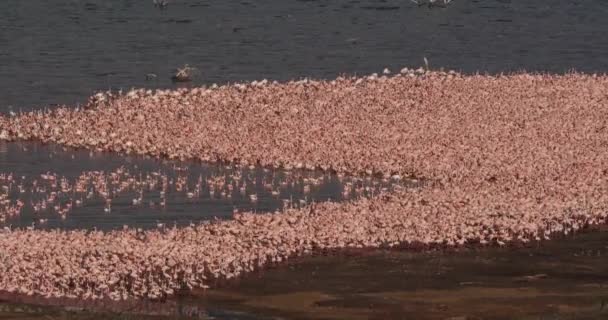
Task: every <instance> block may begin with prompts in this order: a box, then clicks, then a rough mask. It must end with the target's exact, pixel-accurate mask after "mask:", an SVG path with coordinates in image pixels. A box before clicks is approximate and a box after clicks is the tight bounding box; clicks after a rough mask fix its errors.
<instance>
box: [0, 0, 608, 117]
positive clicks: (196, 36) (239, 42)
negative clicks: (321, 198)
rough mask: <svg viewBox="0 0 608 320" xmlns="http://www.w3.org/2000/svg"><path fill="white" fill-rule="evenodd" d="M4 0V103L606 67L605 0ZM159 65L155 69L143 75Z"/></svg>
mask: <svg viewBox="0 0 608 320" xmlns="http://www.w3.org/2000/svg"><path fill="white" fill-rule="evenodd" d="M170 2H171V3H170V4H169V6H168V7H167V8H166V9H165V10H160V9H158V8H155V7H154V6H153V5H152V1H151V0H145V1H135V0H125V1H119V0H87V1H77V0H57V1H47V0H27V1H23V0H3V1H0V88H1V89H0V111H6V110H8V109H9V106H12V109H13V110H19V109H20V108H23V109H27V108H30V107H32V106H45V105H48V104H53V103H70V104H73V103H76V102H83V101H84V100H85V99H86V97H87V96H88V95H89V94H90V93H92V92H93V91H95V90H107V89H108V88H113V89H120V88H124V89H128V88H130V87H133V86H136V87H140V86H145V87H157V86H160V87H172V86H173V85H172V84H171V82H170V76H171V72H172V70H173V69H174V68H176V67H178V66H182V65H184V64H186V63H187V64H190V65H191V66H195V67H197V68H198V69H199V71H200V76H199V78H198V79H197V81H196V83H199V84H200V83H213V82H221V83H224V82H233V81H238V80H254V79H262V78H269V79H276V80H282V79H289V78H297V77H321V78H331V77H335V76H336V75H337V74H340V73H371V72H381V71H382V69H383V68H384V67H389V68H391V69H393V70H397V69H400V68H401V67H403V66H419V65H421V64H422V58H423V56H426V57H427V58H428V59H429V61H430V64H431V67H446V68H453V69H459V70H463V71H466V72H475V71H477V70H479V71H482V72H483V71H489V72H503V71H510V70H519V69H527V70H539V71H553V72H564V71H567V70H569V69H571V68H575V69H578V70H583V71H588V72H605V71H607V70H608V60H607V59H606V58H605V57H606V56H608V37H606V36H605V30H608V19H606V17H607V16H608V6H607V5H606V2H605V1H603V0H584V1H583V0H564V1H555V0H536V1H511V0H484V1H472V0H454V1H452V3H451V5H450V6H449V7H448V8H445V9H442V8H432V9H430V8H427V7H417V6H416V5H415V4H414V3H412V2H411V1H408V0H382V1H378V0H331V1H329V0H316V1H315V0H313V1H296V0H287V1H286V0H265V1H225V0H175V1H170ZM150 73H154V74H156V75H157V77H156V78H155V79H153V80H150V81H146V80H145V75H146V74H150Z"/></svg>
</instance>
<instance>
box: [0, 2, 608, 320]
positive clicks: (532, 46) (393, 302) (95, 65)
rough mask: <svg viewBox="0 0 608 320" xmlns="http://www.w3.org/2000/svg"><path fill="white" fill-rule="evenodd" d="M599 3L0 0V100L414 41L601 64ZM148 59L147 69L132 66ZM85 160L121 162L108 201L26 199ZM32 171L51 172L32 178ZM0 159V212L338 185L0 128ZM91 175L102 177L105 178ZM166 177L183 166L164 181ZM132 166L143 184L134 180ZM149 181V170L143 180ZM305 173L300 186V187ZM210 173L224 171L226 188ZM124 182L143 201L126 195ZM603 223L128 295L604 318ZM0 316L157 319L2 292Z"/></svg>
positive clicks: (419, 314) (31, 101)
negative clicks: (190, 290) (8, 137)
mask: <svg viewBox="0 0 608 320" xmlns="http://www.w3.org/2000/svg"><path fill="white" fill-rule="evenodd" d="M606 17H608V3H606V1H604V0H564V1H555V0H537V1H512V0H476V1H474V0H453V1H452V3H451V4H450V5H449V6H448V7H447V8H428V7H426V6H422V7H418V6H416V5H415V4H414V3H412V2H411V1H408V0H331V1H330V0H316V1H315V0H265V1H254V0H240V1H226V0H205V1H203V0H174V1H171V2H170V4H169V5H168V7H167V8H166V9H164V10H161V9H159V8H156V7H154V6H153V4H152V1H151V0H143V1H140V0H103V1H102V0H87V1H80V0H63V1H60V0H57V1H45V0H27V1H24V0H3V1H0V113H7V112H9V111H19V110H31V109H33V108H44V107H48V106H54V105H56V104H70V105H76V104H78V103H82V102H84V101H86V99H87V97H88V96H89V95H90V94H92V93H93V92H95V91H99V90H108V89H112V90H120V89H123V90H127V89H129V88H131V87H148V88H159V87H163V88H173V87H176V86H177V85H176V84H174V83H172V82H171V80H170V77H171V75H172V74H173V70H174V69H175V68H177V67H180V66H183V65H185V64H189V65H190V66H193V67H196V68H197V69H198V71H199V74H198V75H197V77H196V78H195V79H194V81H193V83H192V84H188V85H208V84H211V83H230V82H237V81H247V80H259V79H263V78H267V79H270V80H288V79H294V78H301V77H313V78H333V77H335V76H337V75H339V74H342V73H346V74H369V73H373V72H381V71H382V69H384V68H385V67H388V68H389V69H391V70H393V71H398V70H399V69H401V68H402V67H404V66H407V67H412V66H414V67H417V66H420V65H422V63H423V57H427V58H428V60H429V62H430V66H431V68H442V67H443V68H446V69H456V70H460V71H463V72H466V73H473V72H477V71H479V72H489V73H500V72H511V71H518V70H524V69H525V70H528V71H539V72H557V73H563V72H567V71H569V70H571V69H576V70H579V71H584V72H598V73H605V72H606V71H608V59H606V57H608V37H606V36H605V35H604V34H605V32H606V30H608V19H607V18H606ZM148 74H154V75H156V77H153V76H149V77H148V78H149V79H146V75H148ZM184 167H187V170H183V168H184ZM120 168H124V169H120ZM116 170H123V171H121V172H122V173H120V174H118V173H117V172H116ZM91 171H104V172H105V174H107V175H110V174H111V173H112V172H113V173H115V174H118V175H119V176H120V177H121V178H120V179H122V180H120V181H122V182H124V181H129V179H132V180H131V182H129V183H130V184H129V187H128V188H125V189H124V190H123V191H120V192H119V191H116V190H117V189H116V188H118V185H119V183H117V184H112V183H108V184H107V185H109V186H110V188H114V189H112V190H113V191H110V193H115V195H114V196H112V204H111V211H109V212H105V209H106V207H107V203H106V202H105V201H106V200H105V199H104V197H103V196H100V193H99V190H97V189H100V188H101V187H100V185H97V186H93V185H91V184H88V185H86V192H85V193H83V194H75V193H69V192H65V193H63V195H58V196H57V197H58V200H56V202H54V203H53V205H52V206H50V207H49V208H47V209H44V210H42V211H40V212H38V213H36V212H34V209H33V205H34V204H36V203H38V202H39V201H41V200H42V199H47V198H48V196H49V195H50V194H51V193H52V192H56V193H58V190H59V189H58V188H60V186H58V185H57V184H55V182H54V181H57V179H58V180H59V181H60V180H62V179H64V180H66V181H67V182H68V184H69V185H71V186H74V185H75V182H76V181H77V180H78V178H79V177H80V176H81V175H82V174H83V172H84V173H86V172H89V174H91ZM49 172H50V173H51V174H52V175H53V177H55V178H53V179H56V180H53V179H43V178H42V175H44V176H47V175H48V173H49ZM124 172H128V173H129V176H126V175H124V174H123V173H124ZM2 173H13V178H14V179H16V181H17V182H15V183H12V184H4V185H7V186H8V185H10V187H9V188H8V189H7V193H10V197H11V199H12V201H15V200H16V199H23V201H24V205H25V207H24V209H23V210H24V211H23V213H22V214H21V215H19V216H16V217H12V218H10V219H9V220H7V221H6V222H3V223H0V226H6V225H12V226H23V227H25V226H30V225H32V223H33V224H34V225H35V226H36V227H37V228H52V227H61V228H68V229H69V228H93V227H96V228H100V229H115V228H120V227H122V226H123V225H125V224H127V225H130V226H142V227H146V228H154V227H157V225H158V224H159V223H166V224H169V225H171V224H172V223H173V222H176V223H179V224H186V223H189V222H190V221H193V220H204V219H211V218H212V217H214V216H215V217H218V218H220V219H223V218H229V217H230V216H231V214H232V212H233V210H234V209H235V208H236V209H239V210H254V211H257V212H267V211H272V210H275V209H279V208H281V207H282V206H283V205H285V201H284V200H289V201H290V204H291V205H296V206H297V205H303V204H306V203H308V202H309V201H312V200H314V201H324V200H326V199H331V200H333V201H339V200H347V199H345V198H346V197H345V196H344V193H343V192H344V185H345V181H344V180H343V178H340V177H336V176H333V175H326V174H322V173H318V172H308V173H304V172H300V173H298V172H295V173H290V174H286V173H285V172H280V171H272V170H264V169H263V168H252V169H250V168H233V167H229V166H221V165H206V164H199V163H176V162H164V161H157V160H152V159H145V158H141V157H130V156H122V155H113V154H107V153H95V152H93V153H90V152H89V151H82V150H71V149H65V150H64V149H63V148H61V147H58V146H52V145H51V146H48V145H40V144H35V143H33V144H32V143H0V174H2ZM156 173H158V175H155V174H156ZM107 175H106V176H104V177H106V178H105V179H101V180H104V181H106V182H107V181H108V180H109V179H110V178H108V176H107ZM235 175H236V176H239V177H241V178H242V177H245V179H244V180H246V181H247V185H248V186H247V187H245V192H244V193H241V192H240V188H241V187H242V186H243V184H242V182H238V183H237V182H234V180H231V179H233V177H234V176H235ZM159 177H167V179H168V180H172V181H173V182H172V183H169V184H168V185H169V187H168V189H167V191H166V196H165V197H164V199H165V202H166V204H165V206H161V205H160V203H161V202H162V201H163V197H162V196H161V195H160V192H161V191H162V190H160V189H158V185H159V184H162V182H158V181H157V180H155V179H160V178H159ZM180 177H182V178H184V177H185V179H186V182H185V183H184V185H185V187H184V186H181V187H180V188H181V190H178V187H177V186H176V181H177V180H179V178H180ZM199 177H202V179H203V180H204V181H205V183H203V184H202V187H201V191H200V193H196V195H195V196H192V197H190V196H188V193H189V192H192V193H194V189H195V186H196V184H197V181H198V180H197V179H198V178H199ZM148 178H149V179H148ZM207 179H211V180H213V181H220V182H218V184H221V182H222V181H223V182H222V183H223V187H217V188H216V189H215V190H214V191H215V192H214V195H211V194H210V191H211V188H210V185H211V184H209V183H207ZM214 179H215V180H214ZM305 179H306V180H307V181H308V182H305ZM34 180H36V181H37V182H36V184H37V186H38V187H41V186H42V189H38V191H36V192H32V191H31V190H32V187H33V183H34ZM143 180H145V181H146V182H148V187H142V185H144V183H143ZM313 180H316V181H317V184H314V183H310V182H311V181H313ZM87 181H88V180H87ZM150 181H157V182H156V185H154V186H153V187H149V182H150ZM226 181H228V182H226ZM238 181H243V179H240V180H238ZM351 182H352V183H353V185H357V184H359V186H360V188H361V187H362V188H364V187H365V186H366V185H365V184H366V183H367V185H368V186H374V187H378V186H379V187H380V188H382V187H387V186H383V185H382V183H381V182H377V183H376V184H374V182H373V181H372V182H370V181H359V182H357V181H351ZM307 183H308V185H309V186H310V190H309V191H308V192H305V191H304V186H305V185H306V184H307ZM58 184H59V185H60V183H58ZM269 184H270V185H271V187H272V188H271V189H268V188H267V187H266V186H267V185H269ZM227 185H233V187H234V189H233V190H232V192H230V190H229V189H228V187H227ZM20 186H21V187H24V189H25V190H26V191H24V192H21V190H20V189H19V187H20ZM53 188H55V189H53ZM214 188H215V187H214ZM101 189H103V188H101ZM237 189H238V192H237V191H236V190H237ZM28 190H30V191H28ZM272 191H279V194H278V195H273V194H272ZM0 192H3V191H1V190H0ZM91 192H92V193H93V195H92V196H91V198H87V195H88V194H89V193H91ZM222 192H223V193H225V194H229V193H230V194H231V197H230V198H228V197H227V196H226V195H223V194H222ZM251 195H256V196H257V201H252V199H251ZM139 196H141V197H142V202H141V203H139V204H133V200H135V199H139V198H138V197H139ZM352 196H356V194H354V193H351V194H350V195H349V198H350V197H352ZM76 200H82V201H83V204H82V205H81V206H77V205H75V204H73V206H74V207H75V209H74V210H73V212H70V213H68V214H67V215H66V218H65V219H62V218H61V215H59V214H57V212H56V211H57V210H55V205H57V203H59V208H58V209H59V210H63V209H65V206H66V205H67V203H70V201H72V202H71V203H75V201H76ZM301 200H302V201H303V202H301ZM41 220H42V221H43V222H41ZM606 234H608V233H607V232H606V231H604V232H593V233H589V234H585V235H581V236H577V237H576V238H568V239H562V240H557V241H550V242H544V243H542V244H541V245H539V246H537V247H531V248H524V249H521V248H519V249H490V250H473V249H472V250H464V251H461V252H458V253H448V254H446V253H444V252H430V253H412V252H399V253H395V252H390V253H389V252H384V251H374V252H373V253H370V254H369V255H361V254H357V255H348V254H342V255H337V256H329V257H326V256H317V257H308V258H302V259H301V260H298V263H296V264H287V265H283V266H279V267H277V268H276V269H274V270H272V271H269V272H263V273H261V274H250V275H247V276H245V277H244V278H242V279H241V280H240V281H237V282H234V283H231V284H226V285H225V286H222V287H221V288H220V289H219V290H212V291H208V292H206V293H204V294H203V293H194V295H191V296H186V297H182V298H180V299H178V302H176V301H173V303H172V304H171V303H167V304H151V305H150V306H148V308H143V309H139V310H141V311H142V312H143V313H154V312H149V311H150V309H153V310H159V309H165V312H164V313H162V314H165V315H167V314H169V315H170V316H168V317H165V318H167V319H173V318H181V316H183V315H184V314H186V315H193V316H194V317H195V318H201V319H207V318H215V319H237V318H238V319H253V318H255V319H262V318H264V317H263V316H262V315H268V316H270V317H272V318H276V317H285V318H292V317H295V318H304V319H306V318H310V319H315V318H319V317H321V316H323V317H327V318H338V319H339V318H349V319H355V318H364V319H367V318H377V319H391V318H394V319H400V318H403V315H408V316H411V317H412V318H416V319H423V318H425V317H426V318H431V319H435V318H440V319H445V318H449V317H456V318H454V319H477V318H484V319H486V318H488V317H492V316H495V317H497V318H502V319H509V318H512V317H514V316H518V317H519V318H525V319H579V318H586V319H605V318H606V317H607V316H608V314H607V312H608V311H607V310H608V307H607V305H608V282H607V281H608V280H607V279H606V276H605V275H606V272H608V270H607V269H606V266H608V263H606V261H607V260H606V255H607V254H608V252H607V247H606V240H607V238H606ZM228 310H236V311H234V312H232V311H228ZM135 311H138V310H135ZM466 317H468V318H466ZM0 318H3V319H49V318H52V319H66V318H69V319H100V318H107V319H122V318H128V319H136V318H142V319H144V318H146V319H159V318H162V319H164V318H163V317H157V316H151V317H147V316H131V315H116V314H108V315H105V314H98V313H93V314H89V313H86V312H72V311H69V310H68V311H66V310H65V309H63V308H58V309H52V308H51V309H49V308H46V307H36V306H31V305H24V304H11V303H7V302H2V301H0Z"/></svg>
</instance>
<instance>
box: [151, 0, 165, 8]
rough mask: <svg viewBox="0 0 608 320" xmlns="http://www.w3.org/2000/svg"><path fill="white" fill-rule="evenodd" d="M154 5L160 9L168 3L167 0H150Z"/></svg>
mask: <svg viewBox="0 0 608 320" xmlns="http://www.w3.org/2000/svg"><path fill="white" fill-rule="evenodd" d="M152 2H153V3H154V6H155V7H157V8H160V9H164V8H166V7H167V6H168V5H169V0H152Z"/></svg>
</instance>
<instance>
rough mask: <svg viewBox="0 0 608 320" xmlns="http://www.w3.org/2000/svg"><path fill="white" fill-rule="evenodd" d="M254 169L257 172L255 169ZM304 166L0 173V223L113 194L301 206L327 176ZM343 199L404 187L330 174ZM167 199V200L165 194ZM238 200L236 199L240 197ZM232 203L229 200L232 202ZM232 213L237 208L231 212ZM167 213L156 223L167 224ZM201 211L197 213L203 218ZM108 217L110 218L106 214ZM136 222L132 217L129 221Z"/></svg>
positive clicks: (154, 200) (38, 222) (134, 199)
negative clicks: (267, 200) (266, 199)
mask: <svg viewBox="0 0 608 320" xmlns="http://www.w3.org/2000/svg"><path fill="white" fill-rule="evenodd" d="M258 171H259V172H260V173H261V175H260V174H258ZM309 173H310V172H305V171H301V170H299V171H282V172H277V173H275V172H272V171H271V170H269V169H266V168H256V167H254V166H251V167H248V168H241V170H237V169H236V168H234V167H232V166H224V167H223V168H222V170H221V171H220V172H209V171H206V172H205V175H204V176H203V173H199V174H198V175H196V174H194V175H193V174H192V173H191V172H190V170H189V168H188V167H187V166H183V167H180V166H173V168H172V169H171V170H170V171H169V172H166V171H163V170H161V169H158V170H157V171H151V172H146V171H142V170H138V168H137V166H135V168H126V167H124V166H122V167H119V168H116V169H114V170H111V171H108V172H106V171H84V172H82V173H81V174H80V175H79V176H78V177H75V178H70V177H66V176H63V175H59V174H57V173H51V172H46V173H43V174H40V175H39V176H34V177H29V176H17V175H16V174H13V173H0V226H9V225H10V226H15V225H19V224H18V223H17V222H19V220H18V219H17V218H18V217H19V216H20V214H21V213H22V212H24V211H27V210H29V211H30V212H31V213H32V214H33V217H34V220H33V221H31V222H32V223H33V225H34V226H45V225H46V223H47V222H48V218H49V216H52V215H55V216H57V217H58V218H59V219H61V220H65V219H66V217H67V216H68V214H69V213H71V212H72V211H74V210H77V209H78V208H79V207H83V206H87V205H89V204H93V205H95V204H97V203H99V202H101V203H102V205H103V211H102V210H100V213H102V212H103V213H112V204H113V203H114V200H115V199H119V201H121V200H122V201H124V197H127V196H130V197H131V199H130V203H131V204H132V206H134V207H139V208H141V209H142V210H143V209H144V208H145V210H148V211H149V210H153V209H157V208H161V209H162V210H163V211H167V210H171V208H167V203H168V201H169V203H170V201H171V200H173V199H175V198H186V199H187V201H188V202H193V201H197V200H199V199H205V200H214V199H219V200H231V199H232V198H233V197H234V198H235V200H237V201H238V200H240V199H243V198H245V199H248V200H249V201H250V202H251V203H252V206H249V208H251V209H250V210H253V209H255V203H257V202H258V193H259V192H261V193H263V194H265V195H270V196H271V197H272V198H273V199H275V200H276V201H280V203H282V207H283V209H285V208H288V207H289V208H297V207H301V206H305V205H307V204H309V203H311V202H312V201H315V199H316V200H317V201H319V200H320V201H325V200H327V199H324V198H322V193H319V190H320V188H323V187H326V186H327V185H328V184H329V183H330V182H331V181H332V176H329V175H318V174H314V173H313V174H309ZM333 178H336V180H337V181H338V183H339V186H340V188H341V191H339V196H340V198H341V199H344V200H354V199H357V198H359V197H362V196H373V194H379V193H381V192H387V191H390V190H393V189H395V188H397V189H398V188H403V187H405V186H407V185H406V184H404V183H400V181H395V180H393V179H371V177H367V178H357V177H349V176H344V175H339V176H335V177H333ZM328 195H331V194H328ZM170 196H171V197H172V198H173V199H169V197H170ZM240 202H242V200H241V201H240ZM236 203H238V202H235V204H236ZM236 212H238V209H237V207H236V206H235V209H234V210H233V213H236ZM170 218H171V216H168V217H167V218H166V221H164V222H159V223H158V226H164V225H165V224H167V223H168V224H172V223H174V222H176V221H170V220H169V219H170ZM204 218H205V215H202V216H201V219H204ZM110 219H111V218H110ZM133 222H135V224H136V225H137V220H134V221H133Z"/></svg>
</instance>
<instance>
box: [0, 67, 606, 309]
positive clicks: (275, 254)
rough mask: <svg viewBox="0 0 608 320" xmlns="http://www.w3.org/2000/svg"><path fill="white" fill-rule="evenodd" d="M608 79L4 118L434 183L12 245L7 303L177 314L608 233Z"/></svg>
mask: <svg viewBox="0 0 608 320" xmlns="http://www.w3.org/2000/svg"><path fill="white" fill-rule="evenodd" d="M607 106H608V77H607V76H605V75H599V76H598V75H587V74H579V73H572V74H566V75H547V74H544V75H541V74H526V73H522V74H512V75H498V76H489V75H461V74H458V73H456V72H453V71H450V72H438V71H427V70H424V69H418V70H409V69H404V70H403V71H402V72H401V73H399V74H396V75H391V74H390V72H385V74H384V75H381V76H378V75H377V74H374V75H370V76H366V77H339V78H337V79H335V80H331V81H313V80H307V79H306V80H300V81H291V82H287V83H276V82H269V81H267V80H262V81H254V82H253V83H247V84H231V85H224V86H219V87H218V86H215V87H211V88H205V87H200V88H193V89H177V90H155V91H153V90H143V89H142V90H132V91H130V92H128V93H126V94H124V95H112V94H105V93H100V94H97V95H95V96H93V97H92V98H91V100H90V102H89V104H88V105H87V106H86V107H85V108H81V109H74V108H69V107H63V108H58V109H55V110H52V111H33V112H27V113H20V114H17V115H14V116H8V117H7V116H0V139H2V140H7V141H13V140H36V141H41V142H47V143H58V144H61V145H65V146H71V147H80V148H89V149H97V150H103V151H112V152H121V153H135V154H142V155H143V154H145V155H150V156H155V157H166V158H170V159H196V160H201V161H205V162H216V161H229V162H233V163H236V164H240V165H251V164H257V165H261V166H266V167H279V168H284V169H287V170H290V169H293V168H306V169H322V170H326V171H336V172H340V173H345V174H352V175H380V176H384V177H393V178H394V179H401V178H405V177H417V178H420V179H422V180H424V181H425V185H424V187H422V188H419V189H403V190H398V191H395V192H393V193H390V194H389V193H383V194H380V195H377V196H375V197H373V198H371V199H367V198H362V199H358V200H356V201H352V202H344V203H329V202H325V203H316V204H313V205H310V206H307V207H304V208H300V209H287V210H284V211H283V212H279V213H274V214H264V215H256V214H253V213H238V214H235V216H234V220H230V221H218V222H203V223H200V224H198V225H192V226H189V227H184V228H172V229H165V230H149V231H138V230H132V229H127V230H120V231H112V232H107V233H103V232H94V231H86V230H80V231H59V230H54V231H43V230H28V229H26V230H10V229H4V230H3V231H2V232H0V262H1V263H0V290H2V291H6V292H9V293H15V294H24V295H36V296H43V297H50V298H81V299H83V298H84V299H104V298H109V299H112V300H126V299H130V298H136V299H139V298H144V299H152V300H154V299H164V298H166V297H167V296H171V295H174V294H175V293H176V292H179V291H180V290H184V289H192V288H206V287H208V286H210V285H211V284H212V283H213V281H215V280H214V279H231V278H235V277H237V276H239V275H241V274H243V273H246V272H250V271H253V270H256V269H259V268H263V267H264V266H266V265H268V264H274V263H282V262H284V261H285V260H287V259H290V258H292V257H294V256H299V255H304V254H310V253H314V252H319V251H325V250H335V249H341V248H378V247H403V248H408V247H419V246H421V247H438V246H439V247H443V246H446V247H456V246H463V245H467V246H468V245H501V246H503V245H507V244H509V243H518V242H520V243H527V242H530V241H540V240H544V239H550V238H551V236H552V235H554V234H569V233H572V232H576V231H577V230H581V229H583V228H585V227H589V226H593V225H601V224H605V223H606V222H607V219H608V210H607V209H608V151H607V150H608V149H607V147H608V128H607V125H608V113H607V112H605V111H606V110H605V109H606V107H607Z"/></svg>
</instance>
